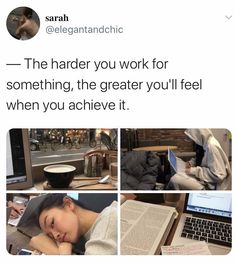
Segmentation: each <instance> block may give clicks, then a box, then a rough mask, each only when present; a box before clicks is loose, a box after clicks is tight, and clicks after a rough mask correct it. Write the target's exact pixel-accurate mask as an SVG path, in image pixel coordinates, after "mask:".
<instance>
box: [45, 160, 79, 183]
mask: <svg viewBox="0 0 236 265" xmlns="http://www.w3.org/2000/svg"><path fill="white" fill-rule="evenodd" d="M43 170H44V175H45V178H46V180H47V181H48V185H50V186H51V187H52V188H68V187H69V185H70V183H71V182H72V180H73V178H74V176H75V170H76V168H75V167H74V166H71V165H62V164H58V165H50V166H47V167H45V168H44V169H43Z"/></svg>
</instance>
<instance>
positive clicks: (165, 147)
mask: <svg viewBox="0 0 236 265" xmlns="http://www.w3.org/2000/svg"><path fill="white" fill-rule="evenodd" d="M168 149H170V150H176V149H178V146H175V145H155V146H143V147H138V148H134V149H133V151H152V152H167V151H168Z"/></svg>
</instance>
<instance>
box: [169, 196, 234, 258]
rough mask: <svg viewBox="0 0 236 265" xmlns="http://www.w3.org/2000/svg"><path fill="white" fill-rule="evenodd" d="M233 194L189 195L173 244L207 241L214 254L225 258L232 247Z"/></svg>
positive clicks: (186, 198)
mask: <svg viewBox="0 0 236 265" xmlns="http://www.w3.org/2000/svg"><path fill="white" fill-rule="evenodd" d="M231 218H232V198H231V194H230V193H211V192H209V193H190V194H186V197H185V206H184V213H183V214H182V216H181V218H180V221H179V223H178V226H177V229H176V232H175V234H174V237H173V240H172V242H171V245H182V244H188V243H193V242H194V241H195V242H197V241H206V243H207V245H208V247H209V250H210V252H211V253H212V254H213V255H225V254H228V253H229V252H230V250H231V244H232V228H231Z"/></svg>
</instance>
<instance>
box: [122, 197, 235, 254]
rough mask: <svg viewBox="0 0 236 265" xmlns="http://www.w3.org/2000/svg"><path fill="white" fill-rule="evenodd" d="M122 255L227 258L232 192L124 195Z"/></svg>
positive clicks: (230, 242)
mask: <svg viewBox="0 0 236 265" xmlns="http://www.w3.org/2000/svg"><path fill="white" fill-rule="evenodd" d="M120 201H121V214H120V222H121V223H120V233H121V240H120V242H121V243H120V244H121V246H120V254H121V255H227V254H228V253H229V252H230V251H231V246H232V227H231V222H232V220H231V219H232V195H231V192H191V193H166V192H165V193H164V192H163V193H123V194H121V198H120Z"/></svg>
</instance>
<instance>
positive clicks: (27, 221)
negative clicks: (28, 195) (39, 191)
mask: <svg viewBox="0 0 236 265" xmlns="http://www.w3.org/2000/svg"><path fill="white" fill-rule="evenodd" d="M44 197H45V195H39V196H37V197H35V198H32V199H31V200H30V201H29V202H28V204H27V206H26V208H25V211H24V212H23V214H22V216H20V218H19V220H18V223H15V224H14V219H13V220H11V219H9V220H8V224H12V225H16V227H17V230H18V231H20V232H21V233H23V234H25V235H27V236H29V237H33V236H35V235H37V234H39V233H41V230H40V228H39V227H38V226H37V224H36V222H37V220H36V213H37V209H38V207H39V205H40V203H41V202H42V201H43V200H44ZM12 222H13V223H12ZM16 222H17V221H16Z"/></svg>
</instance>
